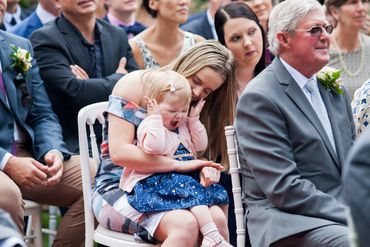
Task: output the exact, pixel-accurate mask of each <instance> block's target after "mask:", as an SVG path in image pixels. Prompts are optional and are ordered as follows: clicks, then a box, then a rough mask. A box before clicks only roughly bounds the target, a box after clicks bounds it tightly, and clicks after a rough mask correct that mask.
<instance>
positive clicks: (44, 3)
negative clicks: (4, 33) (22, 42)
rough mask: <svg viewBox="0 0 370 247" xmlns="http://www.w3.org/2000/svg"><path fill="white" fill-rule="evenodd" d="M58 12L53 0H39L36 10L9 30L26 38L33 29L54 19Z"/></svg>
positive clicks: (58, 9)
mask: <svg viewBox="0 0 370 247" xmlns="http://www.w3.org/2000/svg"><path fill="white" fill-rule="evenodd" d="M59 13H60V8H59V6H58V5H57V4H56V2H55V0H39V4H38V5H37V8H36V10H35V11H34V12H33V13H32V14H31V15H30V16H28V17H27V18H26V19H24V20H23V21H22V22H21V23H19V24H17V25H16V26H14V27H13V28H12V29H11V30H10V31H11V32H12V33H14V34H16V35H19V36H22V37H24V38H27V39H28V38H29V37H30V35H31V33H33V31H35V30H36V29H39V28H40V27H42V26H44V25H45V24H46V23H47V22H49V21H52V20H54V19H55V17H57V16H58V15H59Z"/></svg>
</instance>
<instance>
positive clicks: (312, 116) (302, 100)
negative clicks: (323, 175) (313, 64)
mask: <svg viewBox="0 0 370 247" xmlns="http://www.w3.org/2000/svg"><path fill="white" fill-rule="evenodd" d="M272 66H273V68H274V69H275V71H276V76H277V77H278V79H279V82H280V84H283V85H286V86H287V88H286V91H285V92H286V94H287V95H288V97H289V98H290V99H291V100H292V101H293V102H294V103H295V104H296V105H297V107H298V108H299V109H300V110H301V111H302V112H303V114H304V115H305V116H306V118H307V119H308V120H309V121H310V122H311V123H312V125H313V126H314V128H315V129H316V131H317V132H318V133H319V135H320V137H321V139H322V140H323V142H324V144H325V146H326V148H327V150H328V152H329V153H330V155H331V156H332V158H333V160H334V161H335V163H336V165H337V166H338V167H339V160H338V156H337V154H336V153H335V151H334V149H333V147H332V145H331V143H330V140H329V138H328V136H327V134H326V132H325V129H324V127H323V126H322V124H321V121H320V119H319V118H318V116H317V114H316V112H315V110H314V109H313V107H312V105H311V104H310V102H309V101H308V100H307V98H306V95H305V94H304V93H303V91H302V89H301V88H300V87H299V85H298V84H297V82H296V81H295V80H294V79H293V77H292V76H291V75H290V74H289V72H288V71H287V70H286V69H285V67H284V65H283V64H282V63H281V61H280V59H274V61H273V63H272ZM320 91H321V90H320ZM324 104H325V101H324ZM329 104H330V103H329ZM325 105H327V104H325ZM329 118H330V115H329Z"/></svg>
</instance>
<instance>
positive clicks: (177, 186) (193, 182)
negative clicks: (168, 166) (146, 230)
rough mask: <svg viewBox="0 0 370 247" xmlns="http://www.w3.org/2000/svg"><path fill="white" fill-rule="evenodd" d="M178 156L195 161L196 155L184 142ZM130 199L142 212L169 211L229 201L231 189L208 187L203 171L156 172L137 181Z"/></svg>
mask: <svg viewBox="0 0 370 247" xmlns="http://www.w3.org/2000/svg"><path fill="white" fill-rule="evenodd" d="M177 133H178V131H177ZM174 158H175V159H177V160H182V161H184V160H193V159H194V156H192V155H191V153H190V152H189V151H188V150H187V149H186V148H185V147H184V145H182V144H181V143H180V145H179V147H178V148H177V150H176V152H175V153H174ZM127 199H128V202H129V203H130V205H131V206H132V207H134V208H135V209H136V210H137V211H139V212H158V211H169V210H173V209H186V208H192V207H194V206H199V205H207V206H212V205H222V204H228V203H229V198H228V195H227V192H226V190H225V189H224V188H223V187H222V186H221V185H219V184H212V185H211V186H209V187H207V188H205V187H203V186H202V185H201V184H200V181H199V172H192V173H186V174H184V173H156V174H153V175H151V176H149V177H147V178H145V179H143V180H140V181H139V182H137V183H136V185H135V186H134V189H133V190H132V192H131V193H129V194H128V196H127Z"/></svg>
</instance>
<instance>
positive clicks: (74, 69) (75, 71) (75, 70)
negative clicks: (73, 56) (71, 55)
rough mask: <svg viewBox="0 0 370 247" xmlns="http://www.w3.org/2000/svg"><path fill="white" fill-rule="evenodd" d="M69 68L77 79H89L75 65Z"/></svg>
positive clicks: (82, 70) (81, 69)
mask: <svg viewBox="0 0 370 247" xmlns="http://www.w3.org/2000/svg"><path fill="white" fill-rule="evenodd" d="M69 68H70V69H71V71H72V73H73V74H74V75H75V76H76V78H77V79H80V80H88V79H89V78H90V77H89V75H88V74H87V73H86V71H85V70H84V69H83V68H81V67H80V66H78V65H77V64H72V65H70V66H69Z"/></svg>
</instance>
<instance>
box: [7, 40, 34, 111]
mask: <svg viewBox="0 0 370 247" xmlns="http://www.w3.org/2000/svg"><path fill="white" fill-rule="evenodd" d="M10 47H11V49H12V51H13V52H12V53H11V54H10V57H11V58H12V59H13V63H12V64H11V65H10V66H9V67H10V68H11V69H14V70H15V71H16V72H17V75H16V77H15V78H14V80H13V82H14V84H15V86H16V87H17V88H18V89H19V90H20V91H21V93H22V98H21V101H22V105H23V106H24V107H25V106H29V105H31V103H32V97H31V95H30V94H29V93H28V91H27V85H26V79H25V74H26V73H27V72H28V71H29V69H30V68H31V67H32V64H31V61H32V57H31V53H30V52H29V51H27V50H26V49H23V48H20V47H16V46H15V45H13V44H10Z"/></svg>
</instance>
